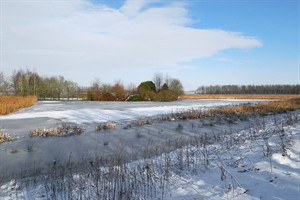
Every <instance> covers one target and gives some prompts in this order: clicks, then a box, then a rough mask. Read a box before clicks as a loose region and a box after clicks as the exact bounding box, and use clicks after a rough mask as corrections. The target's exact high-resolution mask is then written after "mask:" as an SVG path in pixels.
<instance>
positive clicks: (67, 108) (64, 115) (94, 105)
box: [0, 99, 257, 128]
mask: <svg viewBox="0 0 300 200" xmlns="http://www.w3.org/2000/svg"><path fill="white" fill-rule="evenodd" d="M249 102H257V100H254V101H253V100H233V99H232V100H230V99H226V100H178V101H174V102H85V101H69V102H66V101H40V102H38V103H37V104H35V105H34V106H33V107H30V108H27V109H22V110H20V111H19V112H17V113H14V114H10V115H7V116H0V120H1V121H3V123H5V122H7V120H9V121H14V120H18V119H33V118H35V119H36V118H52V119H57V120H62V121H64V122H71V123H77V124H81V123H96V122H104V121H116V122H122V121H128V120H133V119H137V118H142V117H150V116H155V115H160V114H167V113H172V112H180V111H183V110H188V109H200V108H209V107H216V106H224V105H233V104H240V103H249ZM3 123H2V125H3ZM4 128H5V127H4Z"/></svg>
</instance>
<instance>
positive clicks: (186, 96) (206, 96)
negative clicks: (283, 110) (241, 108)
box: [179, 94, 300, 100]
mask: <svg viewBox="0 0 300 200" xmlns="http://www.w3.org/2000/svg"><path fill="white" fill-rule="evenodd" d="M179 98H180V99H263V100H290V99H295V98H300V95H239V94H184V95H181V96H180V97H179Z"/></svg>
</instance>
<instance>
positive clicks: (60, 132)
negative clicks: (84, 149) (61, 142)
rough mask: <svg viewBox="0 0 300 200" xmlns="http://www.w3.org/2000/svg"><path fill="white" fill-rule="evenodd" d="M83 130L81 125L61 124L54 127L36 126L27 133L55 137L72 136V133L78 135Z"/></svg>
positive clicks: (35, 135) (33, 135) (34, 135)
mask: <svg viewBox="0 0 300 200" xmlns="http://www.w3.org/2000/svg"><path fill="white" fill-rule="evenodd" d="M83 132H84V129H83V128H82V127H79V126H77V125H74V126H71V125H66V124H63V125H61V126H59V127H54V128H49V129H46V128H37V129H34V130H31V131H30V133H29V136H31V137H50V136H56V137H66V136H72V135H80V134H81V133H83Z"/></svg>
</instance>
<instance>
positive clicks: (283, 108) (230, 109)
mask: <svg viewBox="0 0 300 200" xmlns="http://www.w3.org/2000/svg"><path fill="white" fill-rule="evenodd" d="M297 109H300V99H293V100H289V101H272V102H262V103H258V104H254V105H251V104H244V105H235V106H223V107H217V108H213V109H209V110H205V111H204V110H188V111H184V112H181V113H177V114H173V115H174V116H175V118H177V119H183V120H186V119H200V118H205V117H210V116H216V115H224V114H225V115H267V114H277V113H285V112H288V111H293V110H297Z"/></svg>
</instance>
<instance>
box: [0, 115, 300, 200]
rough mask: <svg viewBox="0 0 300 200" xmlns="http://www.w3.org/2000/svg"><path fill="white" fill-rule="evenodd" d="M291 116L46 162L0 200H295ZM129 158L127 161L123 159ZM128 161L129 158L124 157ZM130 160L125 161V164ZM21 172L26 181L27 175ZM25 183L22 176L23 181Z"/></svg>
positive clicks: (4, 187) (295, 140)
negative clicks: (107, 153)
mask: <svg viewBox="0 0 300 200" xmlns="http://www.w3.org/2000/svg"><path fill="white" fill-rule="evenodd" d="M299 130H300V118H299V112H290V113H286V114H281V115H274V116H273V117H269V118H268V119H267V120H266V119H265V118H261V117H256V118H254V119H253V120H252V121H251V123H250V122H249V129H247V130H241V131H238V132H234V131H231V132H230V131H229V132H227V131H224V132H223V133H222V134H206V133H199V134H198V135H196V136H193V137H188V136H185V137H181V138H179V139H175V140H174V139H173V140H172V139H170V140H168V141H166V142H164V143H162V144H155V143H151V142H149V144H148V145H147V146H145V147H144V148H143V149H141V150H140V151H142V152H143V159H137V160H136V159H134V157H135V156H134V153H133V154H132V155H131V156H128V155H126V154H125V153H124V152H123V149H122V147H119V151H118V153H115V154H113V155H110V156H103V157H102V156H98V157H95V158H83V159H82V160H81V161H80V162H74V161H73V160H72V155H71V154H70V156H69V160H68V161H66V162H60V161H57V160H54V161H53V162H51V163H49V164H48V166H47V167H46V168H43V169H39V168H35V169H32V170H31V171H27V172H26V173H25V172H24V173H23V174H21V175H19V176H16V177H15V178H14V179H13V180H11V181H8V182H6V181H4V182H3V181H2V183H1V187H0V197H1V198H2V199H36V198H38V199H195V198H196V199H202V198H203V199H243V200H245V199H261V198H262V199H267V198H270V197H273V198H280V199H295V198H296V197H297V196H298V195H299V190H297V188H296V187H294V186H295V185H296V184H297V183H299V181H300V169H299V166H298V167H297V163H298V162H299V161H300V160H299V154H300V152H299V147H300V131H299ZM129 158H131V159H129ZM132 159H133V160H132ZM130 160H132V161H130ZM28 175H29V176H28ZM24 176H25V178H22V177H24Z"/></svg>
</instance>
